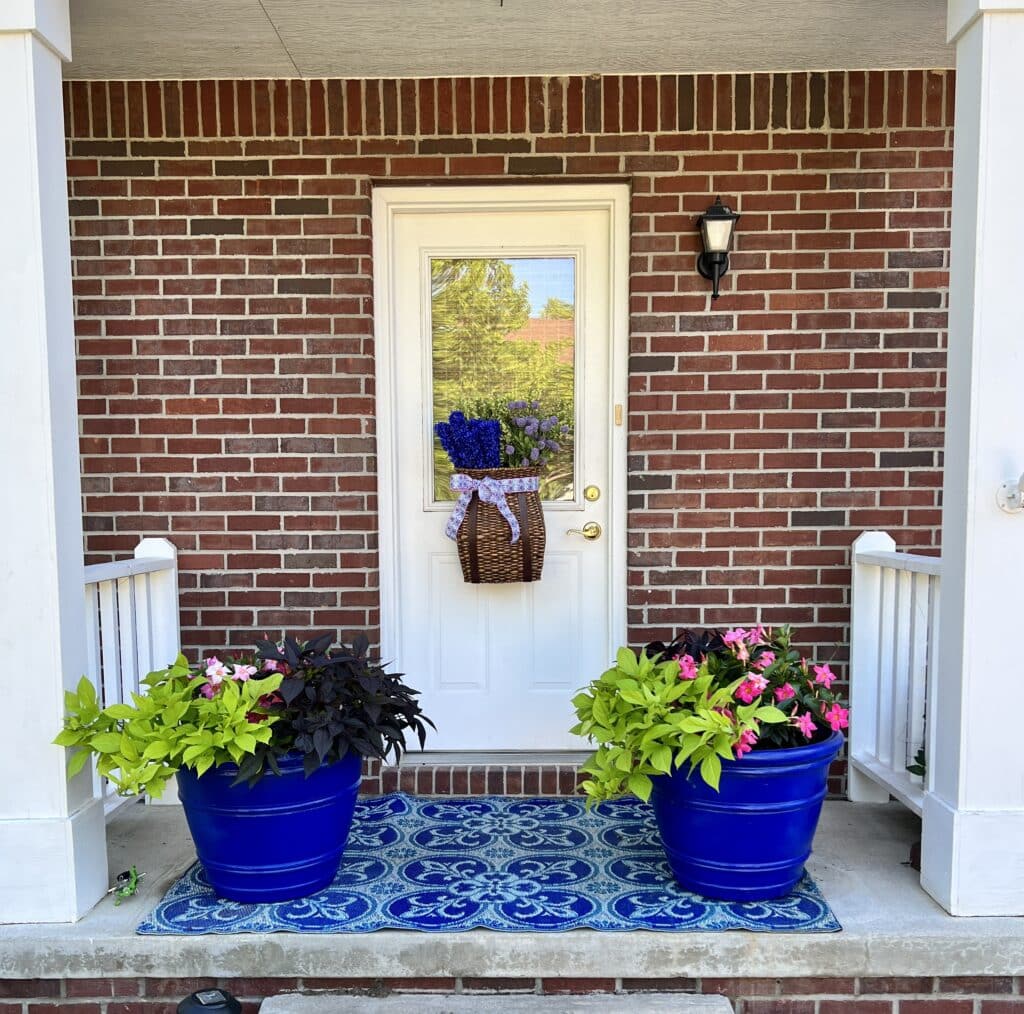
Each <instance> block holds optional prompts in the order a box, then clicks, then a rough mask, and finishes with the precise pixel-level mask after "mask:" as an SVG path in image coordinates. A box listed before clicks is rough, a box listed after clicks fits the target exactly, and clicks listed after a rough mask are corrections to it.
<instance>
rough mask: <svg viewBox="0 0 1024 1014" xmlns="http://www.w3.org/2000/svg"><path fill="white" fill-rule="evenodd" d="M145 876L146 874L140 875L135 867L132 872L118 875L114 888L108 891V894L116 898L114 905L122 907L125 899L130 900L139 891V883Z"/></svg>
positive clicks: (126, 871)
mask: <svg viewBox="0 0 1024 1014" xmlns="http://www.w3.org/2000/svg"><path fill="white" fill-rule="evenodd" d="M145 875H146V874H145V873H139V871H138V869H136V867H135V866H134V865H133V866H132V868H131V869H130V870H125V871H124V872H123V873H119V874H118V875H117V880H116V881H115V883H114V886H113V887H112V888H110V890H109V891H107V894H112V895H113V896H114V904H115V905H120V904H121V902H122V901H124V899H125V898H130V897H131V896H132V895H133V894H135V893H136V892H137V891H138V889H139V881H140V880H141V879H142V878H143V877H144V876H145Z"/></svg>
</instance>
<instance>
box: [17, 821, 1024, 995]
mask: <svg viewBox="0 0 1024 1014" xmlns="http://www.w3.org/2000/svg"><path fill="white" fill-rule="evenodd" d="M917 834H918V821H917V820H916V818H914V817H913V816H912V815H911V814H910V813H909V812H908V811H906V810H905V809H903V808H902V807H901V806H899V805H898V804H896V803H891V804H887V805H867V804H853V803H843V802H833V803H827V804H826V806H825V811H824V814H823V816H822V822H821V826H820V829H819V831H818V837H817V841H816V851H815V854H814V856H813V857H812V859H811V862H810V863H809V869H810V871H811V873H812V874H813V876H814V877H815V879H816V880H817V881H818V883H819V885H820V886H821V889H822V891H823V892H824V894H825V897H826V898H827V899H828V901H829V903H830V904H831V906H832V908H833V911H834V912H835V914H836V915H837V917H838V918H839V920H840V922H841V923H842V924H843V932H841V933H833V934H806V935H802V934H782V933H776V934H760V933H747V932H730V933H680V934H667V933H650V932H644V931H634V932H630V933H599V932H595V931H592V930H575V931H572V932H569V933H550V934H545V933H539V934H538V933H495V932H492V931H488V930H475V931H473V932H469V933H440V934H427V933H416V932H405V931H380V932H377V933H371V934H365V935H351V936H348V935H334V936H312V935H300V934H288V933H279V934H268V935H258V934H243V935H236V936H199V937H152V936H147V937H142V936H136V935H135V932H134V930H135V926H136V924H137V923H138V922H139V920H140V919H141V918H142V917H143V915H145V914H146V913H147V912H148V911H149V910H150V909H151V908H152V907H153V905H154V904H155V903H156V901H157V900H158V899H159V897H160V896H161V895H162V894H163V892H164V891H166V889H167V888H168V887H169V886H170V884H171V883H172V882H173V881H174V879H175V878H176V877H177V876H178V875H179V874H180V873H181V872H182V871H184V870H185V869H186V868H187V867H188V866H189V865H190V864H191V863H192V861H193V859H194V852H193V848H192V841H191V838H190V837H189V834H188V830H187V828H186V826H185V821H184V817H183V815H182V812H181V809H180V807H178V806H145V805H129V806H125V807H123V808H122V809H121V810H120V811H119V812H118V813H117V814H116V815H115V817H114V818H113V820H112V821H111V824H110V827H109V830H108V841H109V856H110V869H111V871H112V874H113V873H116V872H118V871H120V870H123V869H126V868H127V867H128V866H130V865H131V864H132V863H135V864H136V865H137V866H138V867H139V869H140V871H145V872H146V874H147V876H146V878H145V880H144V881H143V882H142V884H143V886H142V889H141V890H140V892H139V894H138V895H137V896H136V897H134V898H131V899H128V900H126V901H125V902H123V903H122V904H121V905H120V906H117V907H115V906H114V903H113V900H112V899H111V898H107V899H106V900H104V901H102V902H101V903H100V904H99V905H97V906H96V908H94V909H93V910H92V912H90V913H89V914H88V915H87V916H86V917H85V918H84V919H82V920H80V921H79V922H78V923H76V924H74V925H7V926H0V978H33V977H46V978H95V977H103V976H114V977H120V976H124V977H129V976H154V977H159V976H178V977H181V976H199V977H205V976H261V977H273V976H316V977H331V976H345V977H347V978H356V977H368V978H377V977H406V976H408V977H410V978H427V977H447V976H487V977H519V976H530V977H533V976H537V977H542V976H560V975H563V976H564V975H566V974H569V975H572V976H574V977H579V978H587V977H595V978H598V977H608V976H614V977H619V976H623V977H626V976H628V977H631V978H642V977H651V978H665V977H671V976H736V977H742V976H749V975H751V974H756V975H759V976H768V977H789V976H820V975H843V976H854V975H857V976H938V975H942V976H950V975H1012V974H1015V973H1017V974H1019V973H1021V972H1024V918H975V919H964V918H960V919H956V918H953V917H951V916H949V915H947V914H946V913H945V912H943V911H942V909H940V908H939V906H938V905H937V904H935V902H933V901H932V900H931V899H930V898H929V897H928V896H927V895H926V894H925V893H924V892H923V891H922V890H921V889H920V886H919V885H918V879H917V873H916V872H915V871H914V870H912V869H911V868H910V867H909V866H908V865H905V864H906V860H907V857H908V855H909V852H910V847H911V844H912V843H913V841H914V840H915V839H916V837H917ZM755 970H756V971H755Z"/></svg>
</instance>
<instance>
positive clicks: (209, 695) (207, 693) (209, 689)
mask: <svg viewBox="0 0 1024 1014" xmlns="http://www.w3.org/2000/svg"><path fill="white" fill-rule="evenodd" d="M199 692H200V693H201V694H202V695H203V696H204V697H205V698H206V699H207V700H209V701H212V700H213V698H214V697H215V696H216V694H217V688H216V687H215V686H214V685H213V684H212V683H204V684H203V685H202V686H201V687H200V688H199Z"/></svg>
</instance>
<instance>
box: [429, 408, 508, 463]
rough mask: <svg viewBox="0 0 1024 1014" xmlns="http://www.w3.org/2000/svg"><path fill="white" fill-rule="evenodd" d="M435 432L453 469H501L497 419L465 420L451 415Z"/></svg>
mask: <svg viewBox="0 0 1024 1014" xmlns="http://www.w3.org/2000/svg"><path fill="white" fill-rule="evenodd" d="M434 432H435V433H436V434H437V436H438V439H439V440H440V441H441V446H442V447H443V448H444V449H445V451H446V452H447V454H448V457H449V458H450V459H451V462H452V464H453V465H454V466H455V467H456V468H499V467H501V424H500V423H499V422H498V420H497V419H467V418H466V416H465V415H464V414H463V413H462V412H452V414H451V415H450V416H448V422H439V423H438V424H437V425H436V426H435V427H434Z"/></svg>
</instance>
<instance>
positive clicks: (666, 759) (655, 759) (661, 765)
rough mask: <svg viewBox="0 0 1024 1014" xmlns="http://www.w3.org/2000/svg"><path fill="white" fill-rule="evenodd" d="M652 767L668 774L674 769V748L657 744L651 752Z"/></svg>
mask: <svg viewBox="0 0 1024 1014" xmlns="http://www.w3.org/2000/svg"><path fill="white" fill-rule="evenodd" d="M651 767H653V768H656V769H657V770H658V771H661V772H663V773H664V774H666V775H667V774H668V773H669V771H671V770H672V749H671V747H668V746H664V745H661V746H656V747H655V748H654V750H653V751H652V752H651Z"/></svg>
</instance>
